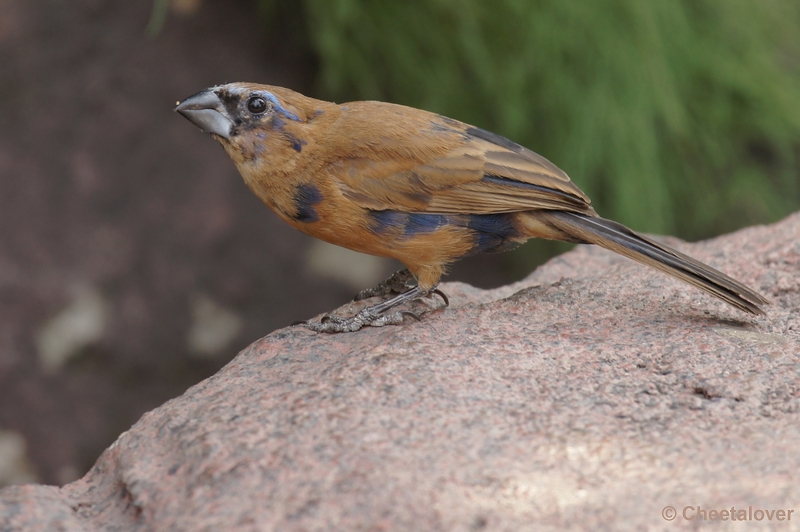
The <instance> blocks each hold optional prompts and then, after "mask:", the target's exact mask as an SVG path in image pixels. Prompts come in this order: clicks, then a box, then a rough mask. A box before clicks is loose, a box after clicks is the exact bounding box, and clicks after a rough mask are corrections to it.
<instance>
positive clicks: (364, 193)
mask: <svg viewBox="0 0 800 532" xmlns="http://www.w3.org/2000/svg"><path fill="white" fill-rule="evenodd" d="M175 111H177V112H178V113H180V114H181V115H182V116H184V117H185V118H187V119H188V120H189V121H191V122H192V123H193V124H194V125H196V126H197V127H199V128H200V129H201V130H203V131H205V132H207V133H210V134H211V135H212V137H213V138H215V139H216V140H217V141H219V143H220V144H221V145H222V147H223V148H224V150H225V152H226V153H227V154H228V156H229V157H230V158H231V160H232V161H233V163H234V164H235V166H236V168H237V169H238V171H239V173H240V174H241V176H242V178H243V179H244V182H245V183H246V184H247V186H248V187H249V188H250V189H251V190H252V192H253V193H255V195H256V196H258V197H259V198H260V199H261V201H263V202H264V203H265V204H266V205H267V206H268V207H269V208H270V209H272V211H274V212H275V214H277V215H278V217H280V218H281V219H282V220H283V221H285V222H286V223H288V224H289V225H291V226H292V227H294V228H296V229H298V230H300V231H302V232H304V233H306V234H308V235H311V236H313V237H316V238H319V239H321V240H324V241H326V242H329V243H331V244H336V245H339V246H343V247H345V248H349V249H352V250H355V251H359V252H362V253H368V254H371V255H377V256H381V257H389V258H394V259H397V260H399V261H400V262H402V263H403V264H404V265H405V266H406V269H405V270H402V271H400V272H398V273H396V274H394V275H393V276H392V277H390V278H389V279H387V280H386V281H384V282H382V283H381V284H379V285H378V286H377V287H375V288H371V289H366V290H363V291H362V292H360V293H359V294H358V295H357V296H356V299H357V300H358V299H366V298H369V297H374V296H380V297H381V298H382V299H381V301H380V302H379V303H377V304H374V305H371V306H367V307H365V308H363V309H362V310H360V311H359V312H357V313H356V314H355V315H353V316H350V317H339V316H330V315H325V316H324V317H323V318H322V319H321V320H319V321H313V322H312V321H306V322H302V323H303V324H304V325H305V326H306V327H308V328H309V329H311V330H312V331H316V332H328V333H341V332H353V331H357V330H359V329H361V328H362V327H364V326H384V325H399V324H402V323H403V322H404V318H405V317H407V316H408V315H412V316H413V317H415V318H417V319H421V318H420V317H419V316H417V315H415V314H411V313H409V312H407V311H406V312H404V311H398V310H397V309H398V308H399V307H400V306H401V305H402V304H403V303H406V302H408V301H412V300H416V299H419V298H422V297H429V296H432V295H433V294H439V295H440V296H442V297H443V299H444V301H445V304H447V303H448V301H447V298H446V296H445V295H444V294H443V293H442V292H441V291H440V290H439V289H438V288H437V287H438V284H439V281H440V279H441V277H442V275H443V274H444V273H445V272H446V270H447V267H448V266H449V265H450V264H452V263H453V262H454V261H457V260H459V259H461V258H463V257H467V256H470V255H475V254H480V253H494V252H501V251H506V250H508V249H511V248H513V247H515V246H517V245H519V244H521V243H522V242H525V241H526V240H528V239H530V238H545V239H551V240H561V241H566V242H576V243H582V244H596V245H599V246H601V247H603V248H606V249H608V250H611V251H613V252H616V253H619V254H620V255H623V256H625V257H628V258H630V259H633V260H634V261H637V262H640V263H642V264H645V265H647V266H651V267H653V268H656V269H658V270H660V271H662V272H665V273H667V274H669V275H671V276H673V277H675V278H677V279H680V280H681V281H684V282H687V283H689V284H691V285H693V286H695V287H697V288H699V289H701V290H703V291H705V292H707V293H709V294H711V295H712V296H715V297H717V298H719V299H721V300H722V301H725V302H726V303H729V304H730V305H732V306H734V307H736V308H737V309H739V310H741V311H744V312H747V313H750V314H755V315H761V314H764V310H763V307H764V306H765V305H767V304H768V303H769V302H768V301H767V299H765V298H764V297H763V296H761V295H760V294H758V293H757V292H756V291H754V290H753V289H751V288H749V287H747V286H745V285H744V284H742V283H740V282H739V281H736V280H735V279H732V278H731V277H728V276H727V275H725V274H724V273H722V272H720V271H718V270H716V269H714V268H712V267H710V266H708V265H706V264H703V263H702V262H700V261H697V260H695V259H693V258H691V257H689V256H687V255H685V254H683V253H681V252H679V251H677V250H675V249H672V248H670V247H668V246H666V245H664V244H661V243H659V242H656V241H655V240H653V239H651V238H649V237H647V236H644V235H641V234H638V233H635V232H634V231H632V230H631V229H628V228H627V227H625V226H624V225H622V224H620V223H617V222H614V221H612V220H608V219H605V218H601V217H600V216H599V215H598V214H597V213H596V212H595V210H594V208H593V207H592V205H591V201H590V200H589V198H588V197H587V196H586V194H584V193H583V191H581V190H580V189H579V188H578V187H577V186H576V185H575V184H574V183H573V182H572V181H571V180H570V178H569V177H568V176H567V174H566V173H565V172H563V171H562V170H561V169H559V168H558V167H557V166H556V165H554V164H553V163H551V162H550V161H549V160H547V159H545V158H544V157H542V156H541V155H539V154H537V153H534V152H533V151H531V150H529V149H528V148H525V147H523V146H521V145H520V144H517V143H516V142H513V141H511V140H509V139H507V138H505V137H502V136H500V135H498V134H495V133H492V132H490V131H487V130H485V129H481V128H479V127H475V126H471V125H469V124H466V123H463V122H460V121H458V120H455V119H452V118H448V117H445V116H442V115H439V114H436V113H433V112H429V111H425V110H421V109H416V108H412V107H406V106H403V105H398V104H393V103H386V102H379V101H354V102H348V103H343V104H336V103H332V102H328V101H323V100H318V99H315V98H311V97H308V96H304V95H302V94H300V93H298V92H295V91H293V90H291V89H287V88H283V87H278V86H270V85H262V84H257V83H228V84H224V85H217V86H214V87H210V88H207V89H205V90H202V91H200V92H198V93H196V94H194V95H192V96H190V97H188V98H186V99H185V100H183V101H181V102H179V103H178V104H177V106H176V107H175Z"/></svg>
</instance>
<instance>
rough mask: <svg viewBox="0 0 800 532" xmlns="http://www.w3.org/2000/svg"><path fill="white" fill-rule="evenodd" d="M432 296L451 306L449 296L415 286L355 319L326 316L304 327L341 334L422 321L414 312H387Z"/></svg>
mask: <svg viewBox="0 0 800 532" xmlns="http://www.w3.org/2000/svg"><path fill="white" fill-rule="evenodd" d="M430 294H436V295H438V296H440V297H441V298H442V299H443V300H444V302H445V306H447V305H449V304H450V302H449V301H448V299H447V296H446V295H444V293H443V292H442V291H441V290H437V289H436V288H434V289H432V290H428V291H424V290H422V289H420V288H419V287H418V286H415V287H413V288H411V289H409V290H406V291H405V292H403V293H401V294H399V295H396V296H394V297H393V298H391V299H389V300H388V301H383V302H381V303H378V304H377V305H372V306H370V307H366V308H363V309H361V310H360V311H359V312H358V313H357V314H356V315H355V316H353V317H350V318H340V317H338V316H330V315H327V314H326V315H325V316H323V317H322V319H321V320H320V321H319V322H311V321H307V322H303V323H302V325H304V326H305V327H306V328H308V329H311V330H312V331H314V332H325V333H341V332H355V331H357V330H359V329H361V328H362V327H365V326H370V327H383V326H384V325H400V324H402V323H403V319H404V318H405V317H406V316H409V317H411V318H414V319H415V320H417V321H420V320H421V319H422V318H421V317H420V315H418V314H416V313H414V312H410V311H407V310H401V311H395V312H387V311H389V310H390V309H393V308H395V307H397V306H398V305H401V304H403V303H406V302H409V301H414V300H416V299H420V298H422V297H425V296H427V295H430Z"/></svg>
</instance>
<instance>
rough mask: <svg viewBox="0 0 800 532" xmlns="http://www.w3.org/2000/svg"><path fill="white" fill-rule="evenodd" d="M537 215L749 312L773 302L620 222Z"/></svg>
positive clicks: (549, 213) (545, 213) (570, 215)
mask: <svg viewBox="0 0 800 532" xmlns="http://www.w3.org/2000/svg"><path fill="white" fill-rule="evenodd" d="M536 217H537V218H538V219H539V220H540V221H542V222H544V223H545V224H547V225H550V226H552V227H554V228H556V229H557V230H559V231H562V232H564V233H566V234H567V235H569V236H571V237H573V238H576V239H580V240H582V241H584V242H587V243H590V244H597V245H598V246H601V247H604V248H606V249H608V250H611V251H614V252H616V253H619V254H620V255H624V256H626V257H628V258H630V259H633V260H635V261H637V262H641V263H642V264H646V265H648V266H652V267H653V268H656V269H658V270H661V271H663V272H665V273H668V274H669V275H672V276H673V277H676V278H678V279H680V280H682V281H685V282H687V283H689V284H691V285H694V286H696V287H697V288H699V289H701V290H703V291H705V292H708V293H709V294H711V295H713V296H715V297H718V298H719V299H721V300H723V301H725V302H726V303H729V304H731V305H733V306H734V307H736V308H738V309H740V310H743V311H745V312H750V313H752V314H764V310H763V309H762V308H761V307H762V306H763V305H767V304H769V301H767V300H766V299H765V298H764V297H763V296H761V295H760V294H758V293H757V292H755V291H754V290H751V289H750V288H748V287H747V286H745V285H743V284H742V283H740V282H739V281H737V280H735V279H732V278H730V277H728V276H727V275H725V274H724V273H722V272H720V271H718V270H715V269H714V268H712V267H710V266H707V265H705V264H703V263H702V262H700V261H698V260H695V259H693V258H691V257H689V256H687V255H684V254H683V253H681V252H679V251H676V250H674V249H672V248H670V247H668V246H665V245H664V244H659V243H658V242H655V241H653V240H651V239H649V238H647V237H645V236H642V235H639V234H636V233H634V232H633V231H631V230H630V229H628V228H627V227H625V226H624V225H622V224H619V223H617V222H613V221H611V220H606V219H604V218H600V217H597V216H587V215H585V214H579V213H572V212H565V211H537V213H536Z"/></svg>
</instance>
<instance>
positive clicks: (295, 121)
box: [175, 83, 326, 170]
mask: <svg viewBox="0 0 800 532" xmlns="http://www.w3.org/2000/svg"><path fill="white" fill-rule="evenodd" d="M325 103H326V102H321V101H319V100H314V99H313V98H308V97H306V96H303V95H302V94H299V93H296V92H294V91H291V90H289V89H284V88H282V87H272V86H269V85H258V84H254V83H229V84H227V85H218V86H216V87H211V88H209V89H205V90H203V91H200V92H198V93H197V94H195V95H193V96H190V97H188V98H186V99H185V100H183V101H182V102H180V103H179V104H178V105H177V107H175V111H177V112H179V113H180V114H181V115H183V116H184V117H186V118H187V119H188V120H189V121H190V122H192V123H193V124H194V125H196V126H197V127H199V128H200V129H202V130H203V131H207V132H208V133H211V134H212V135H214V137H215V138H216V139H217V140H218V141H219V142H220V143H221V144H222V145H223V147H224V148H225V151H227V152H228V155H230V157H231V158H232V159H233V160H234V162H235V163H236V164H237V166H240V165H241V164H242V163H246V162H254V161H255V160H256V159H259V158H260V156H261V155H263V154H268V155H269V156H270V157H271V158H274V157H279V156H281V155H284V156H291V155H296V154H299V153H300V152H301V151H302V150H303V147H304V146H305V145H306V144H307V142H308V141H307V140H306V138H305V137H306V132H305V126H306V125H307V124H308V123H309V122H310V121H311V120H312V119H314V118H315V117H317V116H319V115H321V114H322V109H321V106H322V105H324V104H325ZM281 152H285V153H283V154H282V153H281ZM240 170H241V168H240Z"/></svg>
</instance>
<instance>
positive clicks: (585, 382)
mask: <svg viewBox="0 0 800 532" xmlns="http://www.w3.org/2000/svg"><path fill="white" fill-rule="evenodd" d="M673 244H674V245H677V247H679V248H680V249H681V250H683V251H686V252H689V253H690V254H692V255H694V256H695V257H697V258H699V259H700V260H703V261H705V262H708V263H711V264H712V265H714V266H716V267H718V268H720V269H722V270H724V271H726V272H729V273H730V274H731V275H733V276H734V277H736V278H738V279H740V280H742V281H744V282H745V283H748V284H750V285H751V286H753V287H754V288H756V289H758V290H760V291H762V293H763V294H764V295H766V296H767V297H768V298H769V299H771V300H772V302H773V305H772V306H771V307H770V308H769V311H768V315H767V316H766V317H761V318H753V317H750V316H746V315H744V314H742V313H740V312H738V311H736V310H735V309H732V308H728V307H727V306H725V305H724V304H722V303H718V302H716V301H715V300H713V299H711V298H710V297H708V296H705V295H703V294H702V293H700V292H698V291H697V290H695V289H693V288H691V287H688V286H684V285H682V284H679V283H678V282H676V281H673V280H671V279H670V278H667V277H665V276H663V275H662V274H660V273H658V272H655V271H651V270H649V269H647V268H644V267H640V266H638V265H636V264H634V263H632V262H630V261H627V260H626V259H623V258H619V257H616V256H614V255H612V254H610V253H607V252H605V251H603V250H600V249H596V248H588V247H585V248H579V249H577V250H575V251H573V252H570V253H568V254H566V255H563V256H561V257H559V258H556V259H554V260H553V261H551V262H550V263H548V264H546V265H545V266H543V267H542V268H540V269H538V270H537V271H535V272H534V273H533V274H532V275H531V276H530V277H529V278H528V279H526V280H525V281H524V282H521V283H518V284H516V285H514V286H510V287H504V288H501V289H498V290H492V291H480V290H477V289H474V288H471V287H469V286H466V285H459V284H446V285H444V286H443V288H444V290H445V291H446V292H448V293H449V294H450V295H451V299H452V305H451V307H450V308H448V309H445V310H436V311H433V312H431V313H430V314H428V315H427V316H426V317H425V319H424V320H423V321H422V322H419V323H416V322H410V323H407V324H406V325H404V326H402V327H386V328H381V329H366V330H363V331H360V332H358V333H354V334H347V335H319V334H313V333H311V332H309V331H307V330H305V329H303V328H301V327H292V328H286V329H282V330H278V331H276V332H274V333H272V334H270V335H269V336H267V337H265V338H263V339H261V340H259V341H257V342H255V343H254V344H252V345H251V346H250V347H249V348H247V349H245V350H244V351H243V352H242V353H240V354H239V355H238V356H237V357H236V358H235V359H234V360H233V361H232V362H231V363H229V364H228V365H227V366H226V367H225V368H224V369H222V370H221V371H220V372H219V373H218V374H216V375H215V376H213V377H211V378H209V379H207V380H205V381H203V382H201V383H200V384H198V385H196V386H194V387H192V388H191V389H189V390H188V391H187V392H186V393H185V394H184V395H182V396H181V397H178V398H176V399H174V400H171V401H169V402H168V403H166V404H164V405H163V406H161V407H159V408H157V409H155V410H153V411H152V412H150V413H148V414H146V415H144V416H143V417H142V418H141V420H140V421H139V422H138V423H136V424H135V425H134V426H133V427H132V428H131V429H130V430H129V431H127V432H125V433H124V434H122V435H121V436H120V437H119V439H118V440H117V442H116V443H115V444H114V445H112V446H111V447H110V448H109V449H108V450H107V451H106V452H105V453H104V454H103V455H102V456H101V457H100V458H99V460H98V461H97V464H96V465H95V467H94V468H93V469H92V470H91V471H90V472H89V473H88V474H87V475H86V476H85V477H84V478H83V479H81V480H79V481H76V482H73V483H72V484H68V485H66V486H64V487H63V488H60V489H59V488H55V487H51V486H41V485H27V486H12V487H10V488H7V489H5V490H2V491H0V529H2V530H18V529H25V530H36V529H42V530H44V529H48V530H49V529H56V527H60V528H59V529H60V530H348V531H349V530H465V531H466V530H626V529H628V530H645V529H650V530H660V529H664V530H679V529H681V530H685V529H689V528H698V527H700V528H704V527H705V526H713V525H716V524H719V523H715V522H711V521H705V522H698V521H696V520H695V521H690V520H687V519H684V512H688V513H687V514H686V515H688V516H689V517H692V516H696V515H701V514H699V513H698V511H697V507H698V506H699V507H701V508H702V509H703V510H704V511H706V512H709V513H707V514H706V515H707V516H708V517H709V518H710V516H711V515H714V516H716V517H718V518H719V517H720V516H721V515H722V514H712V513H710V510H720V511H721V510H728V511H729V512H730V509H731V508H732V507H733V508H734V512H735V513H734V515H735V516H737V517H738V519H737V520H741V518H742V517H744V518H747V519H750V521H749V522H748V523H737V524H738V525H744V526H745V528H746V529H747V530H757V529H767V528H768V527H769V528H774V527H778V528H781V529H787V530H793V529H798V528H799V525H798V523H800V515H799V513H800V500H798V497H799V495H798V493H800V492H798V490H797V486H798V485H800V478H799V477H800V475H799V474H798V471H800V452H799V451H800V443H798V442H800V313H798V312H797V309H798V307H799V306H800V214H795V215H793V216H791V217H789V218H787V219H786V220H784V221H782V222H780V223H778V224H775V225H772V226H765V227H752V228H748V229H745V230H743V231H739V232H737V233H735V234H732V235H727V236H724V237H720V238H718V239H715V240H711V241H707V242H703V243H700V244H695V245H689V244H680V243H677V244H675V243H674V242H673ZM667 506H671V507H674V508H675V509H676V511H677V514H678V515H677V518H676V519H675V521H673V522H670V521H668V520H666V519H665V518H664V516H663V515H666V516H667V517H669V516H670V511H669V509H667V510H664V508H665V507H667ZM687 507H692V508H693V509H690V510H685V509H686V508H687ZM773 510H775V511H777V510H784V513H783V514H780V513H773V514H767V513H764V512H765V511H773ZM788 510H794V512H793V513H788ZM759 511H760V512H762V513H759ZM742 512H744V513H742ZM748 512H749V513H748ZM727 515H728V516H729V515H730V514H727ZM759 515H760V516H761V520H760V521H759V520H757V518H758V516H759ZM767 515H772V520H771V521H770V520H769V519H768V517H767ZM781 515H783V517H784V520H783V521H777V520H778V518H779V517H780V516H781ZM787 516H788V517H789V520H787V519H786V518H787ZM728 518H729V519H730V517H728ZM732 524H734V523H730V522H728V523H725V525H732ZM737 529H739V528H737ZM742 529H744V528H742Z"/></svg>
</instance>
